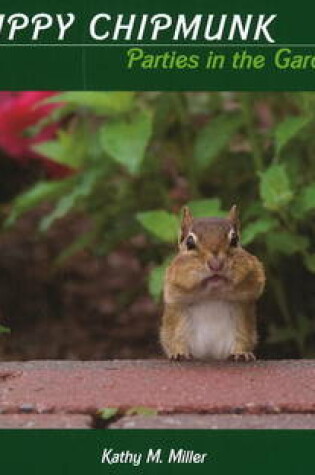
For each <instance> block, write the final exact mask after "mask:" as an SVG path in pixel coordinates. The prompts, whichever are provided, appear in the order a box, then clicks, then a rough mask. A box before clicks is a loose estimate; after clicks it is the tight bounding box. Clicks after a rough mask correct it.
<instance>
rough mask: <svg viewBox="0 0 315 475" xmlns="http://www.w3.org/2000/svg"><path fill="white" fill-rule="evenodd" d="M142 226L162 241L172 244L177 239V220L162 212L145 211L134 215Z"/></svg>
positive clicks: (175, 217) (173, 215) (174, 216)
mask: <svg viewBox="0 0 315 475" xmlns="http://www.w3.org/2000/svg"><path fill="white" fill-rule="evenodd" d="M136 218H137V220H138V221H139V223H140V224H142V226H143V227H144V228H145V229H146V230H147V231H149V232H150V233H151V234H153V235H154V236H155V237H157V238H159V239H161V240H162V241H165V242H168V243H172V242H174V241H176V239H177V233H178V227H179V219H178V217H177V216H176V215H175V214H171V213H168V212H167V211H164V210H157V211H145V212H143V213H138V214H137V215H136Z"/></svg>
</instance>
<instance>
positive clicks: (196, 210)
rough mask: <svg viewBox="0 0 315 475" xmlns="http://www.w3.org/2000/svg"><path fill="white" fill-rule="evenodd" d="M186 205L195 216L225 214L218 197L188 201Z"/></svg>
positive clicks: (219, 215) (218, 215)
mask: <svg viewBox="0 0 315 475" xmlns="http://www.w3.org/2000/svg"><path fill="white" fill-rule="evenodd" d="M188 206H189V209H190V210H191V213H192V215H193V216H194V217H195V218H203V217H207V216H217V217H221V216H222V217H223V216H225V215H226V213H225V212H224V211H223V210H222V208H221V201H220V200H219V198H212V199H210V200H195V201H190V202H189V203H188Z"/></svg>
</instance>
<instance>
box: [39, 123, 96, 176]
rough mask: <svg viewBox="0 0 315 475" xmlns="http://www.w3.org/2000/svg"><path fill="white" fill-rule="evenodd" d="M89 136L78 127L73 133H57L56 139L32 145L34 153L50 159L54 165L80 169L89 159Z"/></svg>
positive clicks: (82, 128)
mask: <svg viewBox="0 0 315 475" xmlns="http://www.w3.org/2000/svg"><path fill="white" fill-rule="evenodd" d="M89 145H90V144H89V136H88V132H87V130H86V129H85V128H84V127H83V126H80V127H78V128H77V129H76V130H75V132H73V133H68V132H65V131H63V130H61V131H59V134H58V139H57V140H51V141H48V142H44V143H40V144H37V145H34V146H33V147H32V148H33V150H35V152H37V153H39V154H41V155H44V156H45V157H47V158H50V159H51V160H53V161H54V162H56V163H60V164H61V165H67V166H69V167H71V168H75V169H77V168H80V167H81V166H82V165H83V164H84V163H86V161H87V159H88V157H89Z"/></svg>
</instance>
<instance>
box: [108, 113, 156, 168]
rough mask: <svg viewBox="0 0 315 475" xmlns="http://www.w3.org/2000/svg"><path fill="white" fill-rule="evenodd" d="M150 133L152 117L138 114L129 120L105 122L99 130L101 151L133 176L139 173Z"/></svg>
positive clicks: (146, 114)
mask: <svg viewBox="0 0 315 475" xmlns="http://www.w3.org/2000/svg"><path fill="white" fill-rule="evenodd" d="M151 132H152V117H151V115H149V114H148V113H146V112H139V113H138V114H135V115H133V117H132V118H131V119H129V120H127V119H120V120H114V121H112V122H107V123H106V125H105V126H104V127H103V128H102V129H101V131H100V134H101V143H102V146H103V149H104V151H105V152H106V153H108V154H109V155H110V156H111V157H112V158H113V159H114V160H115V161H116V162H118V163H119V164H121V165H123V166H125V167H126V168H127V169H128V171H129V172H130V173H131V174H132V175H135V174H137V173H138V172H139V169H140V166H141V164H142V161H143V159H144V154H145V150H146V148H147V145H148V142H149V139H150V136H151Z"/></svg>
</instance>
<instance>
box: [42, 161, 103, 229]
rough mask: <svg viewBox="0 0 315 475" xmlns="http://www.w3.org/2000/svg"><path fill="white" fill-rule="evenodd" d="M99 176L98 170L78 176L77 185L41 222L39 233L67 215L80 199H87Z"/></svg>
mask: <svg viewBox="0 0 315 475" xmlns="http://www.w3.org/2000/svg"><path fill="white" fill-rule="evenodd" d="M100 176H102V170H101V169H98V168H97V169H93V168H92V169H90V170H89V171H86V172H84V173H82V174H81V175H78V177H77V183H76V184H75V186H74V187H73V189H72V190H71V191H70V192H69V193H67V194H65V195H64V196H62V198H61V199H60V200H59V201H58V203H57V204H56V206H55V208H54V210H53V211H52V212H51V213H50V214H48V216H45V217H44V218H43V219H42V220H41V222H40V225H39V229H40V231H43V232H45V231H47V230H48V229H49V228H50V226H51V225H52V224H53V223H54V222H55V221H56V220H57V219H61V218H63V217H64V216H65V215H66V214H67V213H69V211H71V210H72V209H73V208H74V207H75V206H76V205H77V203H78V202H79V201H80V200H82V198H86V197H88V196H89V195H90V193H91V192H92V190H93V188H94V186H95V184H96V182H97V181H98V180H99V178H100Z"/></svg>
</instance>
